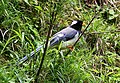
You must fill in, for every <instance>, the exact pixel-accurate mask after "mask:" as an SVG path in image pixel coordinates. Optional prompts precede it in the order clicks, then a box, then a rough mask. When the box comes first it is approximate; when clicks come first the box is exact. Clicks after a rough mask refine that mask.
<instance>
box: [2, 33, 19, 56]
mask: <svg viewBox="0 0 120 83" xmlns="http://www.w3.org/2000/svg"><path fill="white" fill-rule="evenodd" d="M15 37H17V35H15V36H13V37H11V38H9V39H8V40H7V42H6V44H5V45H4V47H3V49H2V51H1V53H0V55H1V54H2V53H3V51H4V49H5V48H6V46H7V45H8V44H9V43H10V41H11V40H12V39H14V38H15Z"/></svg>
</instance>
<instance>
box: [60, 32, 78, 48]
mask: <svg viewBox="0 0 120 83" xmlns="http://www.w3.org/2000/svg"><path fill="white" fill-rule="evenodd" d="M78 37H79V33H77V34H76V35H75V37H74V38H73V39H71V40H69V41H65V42H64V41H62V48H65V47H67V46H73V45H74V44H75V42H76V41H77V39H78Z"/></svg>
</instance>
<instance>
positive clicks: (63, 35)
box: [19, 20, 85, 62]
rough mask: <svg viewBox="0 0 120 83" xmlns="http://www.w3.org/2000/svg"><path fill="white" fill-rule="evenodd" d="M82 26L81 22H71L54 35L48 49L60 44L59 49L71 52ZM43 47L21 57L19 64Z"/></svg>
mask: <svg viewBox="0 0 120 83" xmlns="http://www.w3.org/2000/svg"><path fill="white" fill-rule="evenodd" d="M82 25H85V23H83V21H81V20H73V21H72V23H71V24H70V25H69V26H68V27H66V28H64V29H62V30H61V31H59V32H57V33H56V34H54V35H53V36H52V37H51V39H50V40H49V42H48V47H54V46H56V45H59V44H61V43H62V45H61V48H69V49H70V50H73V45H74V43H75V42H76V41H77V40H78V38H79V35H80V33H81V29H82ZM42 47H43V45H40V46H38V48H37V49H36V50H35V51H32V52H31V53H30V54H29V55H27V56H25V57H23V58H22V59H20V60H19V62H25V61H27V60H28V58H30V57H33V56H34V54H35V53H37V52H39V51H40V49H41V48H42Z"/></svg>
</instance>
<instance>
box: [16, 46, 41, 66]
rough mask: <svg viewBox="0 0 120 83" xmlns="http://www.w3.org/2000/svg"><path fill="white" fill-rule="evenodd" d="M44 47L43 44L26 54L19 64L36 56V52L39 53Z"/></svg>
mask: <svg viewBox="0 0 120 83" xmlns="http://www.w3.org/2000/svg"><path fill="white" fill-rule="evenodd" d="M42 47H43V46H42V45H41V46H39V47H38V48H36V50H35V51H32V52H31V53H30V54H29V55H26V56H25V57H23V58H22V59H20V60H19V61H18V63H17V64H21V63H24V62H25V61H27V60H28V58H32V57H33V56H34V54H35V53H37V52H38V51H39V50H40V49H41V48H42Z"/></svg>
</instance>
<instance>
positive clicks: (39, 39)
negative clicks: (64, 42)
mask: <svg viewBox="0 0 120 83" xmlns="http://www.w3.org/2000/svg"><path fill="white" fill-rule="evenodd" d="M88 1H89V0H88ZM106 1H107V0H106ZM100 7H101V6H98V5H97V4H91V6H90V7H88V6H87V5H86V4H85V3H84V0H64V1H62V0H41V1H39V0H38V1H37V0H1V1H0V83H32V82H33V83H34V82H35V77H36V74H37V71H38V68H39V64H40V62H41V58H42V55H43V50H44V48H42V49H41V51H40V52H39V53H36V54H35V56H34V58H33V59H29V61H27V62H25V63H23V64H21V65H19V66H18V65H16V63H17V62H18V60H19V59H21V58H22V57H24V56H25V55H28V54H29V53H30V52H31V51H33V50H35V49H36V47H38V46H39V45H44V44H45V41H46V36H47V33H48V30H49V28H50V27H52V34H54V33H56V32H57V31H59V30H61V29H63V27H65V26H68V25H69V24H70V23H71V21H72V20H74V19H80V20H83V21H84V22H85V23H86V26H87V24H88V23H89V22H90V20H91V19H92V17H93V16H94V15H95V13H96V11H97V12H99V14H98V15H97V16H96V18H95V19H94V20H93V22H92V23H91V24H90V26H89V28H88V29H87V31H86V32H85V33H84V35H83V36H82V37H81V39H80V41H79V42H78V43H77V45H76V46H75V49H74V51H72V52H70V53H69V54H68V55H67V56H64V55H65V54H66V53H67V51H68V49H66V50H65V51H64V52H63V51H61V50H58V49H56V48H53V49H48V50H47V53H46V56H45V59H44V62H43V65H42V70H41V72H40V74H39V77H38V78H37V79H38V83H41V82H42V83H43V82H45V83H83V82H84V83H118V82H120V56H119V55H120V20H119V19H120V17H119V14H120V10H119V9H120V5H119V1H117V0H108V3H107V4H105V5H103V6H102V7H101V10H100V11H98V10H99V9H100ZM84 29H85V27H84V26H83V30H84Z"/></svg>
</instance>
